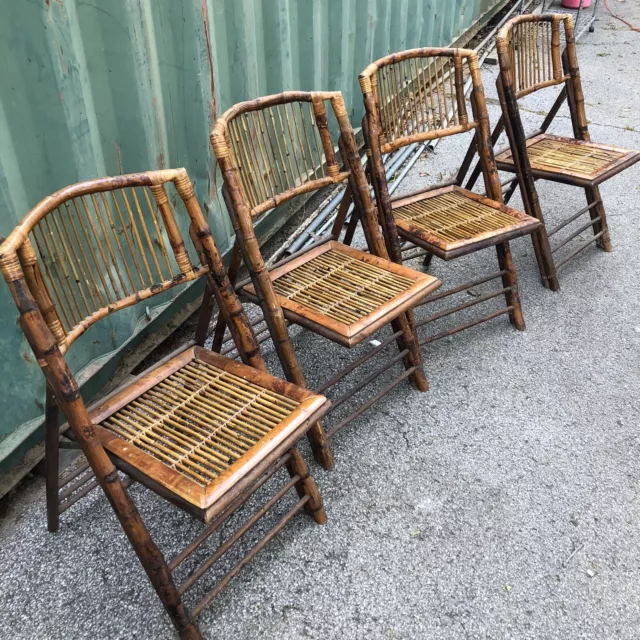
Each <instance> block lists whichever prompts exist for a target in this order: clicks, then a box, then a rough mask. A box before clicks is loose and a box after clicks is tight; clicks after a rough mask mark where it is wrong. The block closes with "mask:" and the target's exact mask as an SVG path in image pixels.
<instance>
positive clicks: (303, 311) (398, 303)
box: [245, 241, 439, 347]
mask: <svg viewBox="0 0 640 640" xmlns="http://www.w3.org/2000/svg"><path fill="white" fill-rule="evenodd" d="M270 276H271V280H272V282H273V287H274V289H275V292H276V294H277V298H278V302H279V303H280V305H281V306H282V308H283V309H284V314H285V316H286V317H287V318H288V319H289V320H291V321H292V322H296V323H298V324H301V325H303V326H307V327H309V328H313V327H314V326H320V327H322V328H324V331H323V332H322V333H323V334H324V335H326V337H328V338H330V339H332V340H334V341H335V342H338V343H339V344H342V345H344V346H347V347H351V346H355V345H356V344H358V343H360V342H362V340H364V339H365V338H367V337H368V336H370V335H371V334H372V333H375V332H376V331H377V330H378V329H379V328H380V327H382V326H384V325H385V324H388V322H389V321H390V320H391V319H393V318H394V317H395V316H396V315H397V314H398V313H399V312H401V311H404V310H405V309H409V308H411V307H412V306H414V305H415V304H416V303H417V302H419V301H420V300H422V299H423V298H424V297H425V295H427V294H428V293H430V292H431V291H433V290H434V289H436V288H437V287H438V286H439V281H438V280H437V279H436V278H434V277H433V276H430V275H428V274H423V273H419V272H417V271H414V270H413V269H408V268H406V267H402V266H400V265H397V264H395V263H393V262H391V261H390V260H385V259H383V258H378V257H377V256H373V255H371V254H368V253H365V252H363V251H359V250H357V249H353V248H351V247H347V246H345V245H343V244H340V243H338V242H333V241H331V242H328V243H326V244H323V245H321V246H319V247H316V248H315V249H313V250H311V251H309V252H307V253H305V254H304V255H302V256H300V257H298V258H297V259H295V260H293V261H291V262H290V263H288V264H286V265H283V266H282V267H280V268H278V269H275V270H273V271H271V272H270ZM245 292H246V293H248V294H250V295H252V296H254V295H255V288H254V286H253V285H248V286H247V287H245Z"/></svg>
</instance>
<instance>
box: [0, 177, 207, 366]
mask: <svg viewBox="0 0 640 640" xmlns="http://www.w3.org/2000/svg"><path fill="white" fill-rule="evenodd" d="M168 182H172V183H174V184H175V189H176V191H177V193H178V196H179V197H180V198H181V199H182V200H183V202H184V204H185V206H186V207H187V211H189V213H190V215H192V216H193V217H194V218H197V219H198V225H199V226H202V224H203V223H204V218H200V216H202V213H201V212H200V208H199V205H198V203H197V200H196V199H195V195H194V193H193V188H192V187H191V183H190V182H189V179H188V176H187V174H186V172H185V171H184V169H178V170H165V171H151V172H148V173H138V174H132V175H123V176H116V177H107V178H100V179H97V180H89V181H87V182H82V183H78V184H74V185H71V186H68V187H65V188H64V189H61V190H60V191H58V192H56V193H54V194H53V195H51V196H48V197H47V198H45V199H44V200H42V201H41V202H40V203H38V204H37V205H36V206H35V207H34V208H33V209H32V210H31V211H30V212H29V214H28V215H27V216H26V217H25V218H24V220H23V221H22V222H21V223H20V224H19V225H18V226H17V227H16V229H15V230H14V231H13V232H12V234H11V235H10V236H9V238H8V239H7V241H6V242H5V244H4V245H3V252H4V253H5V255H6V254H8V253H10V252H13V251H15V253H16V256H17V258H18V260H19V266H20V268H21V269H22V270H23V271H24V275H25V278H26V281H27V283H28V286H29V288H30V289H31V292H32V293H33V295H34V297H35V299H36V300H37V302H38V305H39V307H40V310H41V312H42V314H43V317H44V319H45V321H46V323H47V325H48V327H49V329H50V330H51V332H52V333H53V335H54V337H55V340H56V342H57V343H58V345H59V347H60V349H61V351H62V352H63V353H64V352H65V351H66V350H67V348H68V347H69V346H70V345H71V343H73V341H74V340H76V339H77V338H78V337H79V336H80V335H82V333H84V332H85V331H86V330H87V329H88V328H89V327H90V326H91V325H92V324H94V323H95V322H97V321H98V320H100V319H101V318H104V317H105V316H107V315H109V314H111V313H113V312H115V311H118V310H119V309H123V308H125V307H129V306H131V305H134V304H136V303H138V302H140V301H141V300H144V299H146V298H149V297H151V296H153V295H156V294H158V293H160V292H162V291H166V290H167V289H170V288H172V287H174V286H176V285H177V284H180V283H183V282H188V281H190V280H195V279H197V278H199V277H201V276H203V275H204V274H205V273H206V272H207V270H208V267H207V266H202V265H198V266H193V265H192V263H191V259H190V258H189V256H188V254H187V251H186V249H185V245H184V242H183V239H182V237H181V234H180V231H179V229H178V225H177V223H176V219H175V214H174V211H173V208H172V207H171V205H170V202H169V197H168V195H167V191H166V189H165V184H166V183H168ZM192 222H193V220H192ZM204 225H205V226H206V223H204ZM16 266H18V265H16Z"/></svg>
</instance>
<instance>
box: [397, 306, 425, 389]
mask: <svg viewBox="0 0 640 640" xmlns="http://www.w3.org/2000/svg"><path fill="white" fill-rule="evenodd" d="M391 326H392V328H393V331H394V333H395V332H397V331H402V335H401V336H400V337H399V338H398V348H399V349H400V351H404V350H405V349H406V350H407V351H408V353H407V355H406V356H405V357H404V358H403V359H402V362H403V364H404V368H405V369H411V368H414V371H413V373H412V374H411V375H410V376H409V380H410V381H411V384H412V385H413V386H414V387H415V388H416V389H418V390H419V391H428V390H429V383H428V382H427V377H426V375H425V373H424V368H423V365H422V354H421V353H420V345H419V343H418V336H417V335H416V331H415V322H414V321H413V313H412V312H411V311H409V312H407V313H403V314H402V315H401V316H398V317H397V318H396V319H395V320H394V321H393V322H392V323H391Z"/></svg>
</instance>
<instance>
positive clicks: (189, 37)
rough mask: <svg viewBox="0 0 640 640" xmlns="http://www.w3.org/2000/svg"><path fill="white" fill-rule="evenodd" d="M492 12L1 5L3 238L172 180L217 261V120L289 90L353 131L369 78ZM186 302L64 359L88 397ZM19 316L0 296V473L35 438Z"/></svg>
mask: <svg viewBox="0 0 640 640" xmlns="http://www.w3.org/2000/svg"><path fill="white" fill-rule="evenodd" d="M500 1H501V0H109V2H100V1H94V2H89V1H87V0H20V1H16V0H0V15H2V20H1V21H0V59H1V60H2V65H1V66H0V234H2V235H6V234H8V233H9V232H10V230H11V229H12V228H13V226H14V225H15V224H16V223H17V222H18V221H19V220H20V219H21V218H22V217H23V216H24V214H25V213H26V212H27V211H28V209H29V208H30V207H32V206H33V205H35V204H36V203H37V202H38V201H39V200H40V199H42V198H43V197H45V196H46V195H47V194H49V193H51V192H53V191H55V190H57V189H59V188H61V187H63V186H65V185H67V184H70V183H73V182H77V181H79V180H85V179H89V178H93V177H97V176H100V175H105V174H108V175H113V174H117V173H124V172H132V171H143V170H147V169H156V168H163V167H175V166H184V167H186V168H187V169H188V171H189V173H190V175H191V177H192V179H193V180H194V181H195V186H196V191H197V193H198V196H199V198H200V200H201V202H202V203H203V205H204V210H205V212H206V214H207V216H208V218H209V222H210V224H211V226H212V228H213V230H214V233H215V237H216V240H217V242H218V244H219V246H220V248H221V250H223V251H226V250H228V249H229V247H230V242H231V240H232V230H231V225H230V223H229V221H228V218H227V216H226V214H223V212H222V210H221V207H220V204H221V202H220V198H219V194H218V189H219V187H220V183H221V180H220V176H219V175H216V171H215V162H214V159H213V157H212V154H211V150H210V146H209V142H208V133H209V131H210V130H211V128H212V125H213V122H214V119H215V115H216V113H221V112H222V111H223V110H224V109H226V108H227V107H228V106H230V105H231V104H233V103H234V102H237V101H239V100H245V99H248V98H253V97H256V96H259V95H261V94H268V93H274V92H279V91H283V90H286V89H304V90H311V89H332V90H337V89H339V90H341V91H342V92H343V93H344V96H345V100H346V103H347V105H348V107H349V109H350V116H351V118H352V121H353V123H354V125H355V126H358V124H359V121H360V118H361V117H362V107H361V101H360V98H359V96H360V92H359V88H358V82H357V75H358V72H359V71H361V70H362V69H363V68H364V67H365V66H366V64H367V63H369V62H370V61H371V60H373V59H375V58H377V57H380V56H382V55H384V54H386V53H388V52H391V51H397V50H401V49H406V48H409V47H415V46H430V45H433V46H437V45H446V44H448V43H450V42H451V41H452V40H454V39H455V38H457V37H458V36H460V34H462V33H463V32H464V30H465V29H467V28H468V27H470V26H471V25H472V24H473V22H474V21H475V20H477V19H478V18H479V17H480V16H481V15H482V14H483V13H484V12H485V11H487V10H489V9H490V8H491V7H492V6H494V5H496V4H499V3H500ZM282 215H283V213H281V212H274V214H271V220H268V221H267V222H266V224H265V229H266V228H272V227H273V226H274V224H275V223H276V222H277V218H278V217H282ZM185 296H189V297H190V298H193V297H194V296H195V293H194V292H187V293H183V294H181V295H178V294H175V293H170V294H168V295H165V296H164V298H162V299H159V300H158V302H156V299H155V298H154V299H153V301H151V302H152V303H153V306H152V305H150V307H149V309H148V314H147V310H145V309H144V308H141V309H139V308H135V309H129V310H126V311H123V312H120V313H118V314H116V315H115V316H111V317H110V318H108V319H107V320H105V321H103V322H102V323H100V324H99V325H97V326H96V327H94V328H93V329H91V330H90V331H89V332H88V333H87V334H86V335H85V336H83V338H82V339H81V340H80V341H78V343H76V345H75V346H74V347H73V348H72V350H71V354H70V355H71V366H72V368H73V370H74V371H76V372H83V374H84V375H83V377H84V378H86V379H87V380H89V382H88V383H87V386H86V388H87V389H88V391H89V392H91V391H92V390H94V389H95V388H97V387H98V386H99V384H101V383H102V382H104V379H105V377H106V376H107V375H109V374H110V372H111V371H112V367H113V362H114V361H115V356H118V355H119V354H120V353H121V352H122V350H123V349H126V348H129V347H131V345H132V344H133V342H134V341H135V340H136V339H137V338H138V337H139V336H140V335H141V334H142V333H144V332H145V331H149V330H153V328H154V327H155V326H157V323H158V322H164V321H166V319H167V318H168V317H170V316H171V315H172V314H173V313H175V311H176V309H177V308H179V307H180V306H184V304H186V301H187V298H186V297H185ZM16 315H17V314H16V310H15V307H14V305H13V303H12V302H11V300H10V298H9V296H8V292H7V291H6V289H5V288H4V287H2V288H0V352H1V353H2V360H1V363H0V413H1V414H2V416H3V420H2V421H1V422H0V470H2V469H6V467H7V466H8V465H10V464H14V463H15V462H16V460H17V458H18V456H19V455H20V454H21V453H22V452H24V450H25V447H27V446H29V445H31V444H33V443H34V442H35V441H36V440H37V439H38V438H40V437H41V434H40V431H39V428H38V425H39V417H40V416H41V413H42V398H43V393H42V380H41V374H40V371H39V369H38V367H37V364H36V362H35V360H34V358H33V355H32V354H31V352H30V350H29V347H28V345H27V344H26V342H25V341H24V339H23V337H22V334H21V332H20V330H19V328H18V326H17V325H16ZM149 318H151V319H152V320H150V319H149ZM154 319H155V320H154ZM103 365H105V366H103ZM96 373H100V374H101V375H99V376H98V377H96V376H95V374H96Z"/></svg>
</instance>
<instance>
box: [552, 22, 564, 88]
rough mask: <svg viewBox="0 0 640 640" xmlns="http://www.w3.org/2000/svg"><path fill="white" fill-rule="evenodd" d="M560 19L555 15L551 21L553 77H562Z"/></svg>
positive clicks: (557, 78) (556, 78)
mask: <svg viewBox="0 0 640 640" xmlns="http://www.w3.org/2000/svg"><path fill="white" fill-rule="evenodd" d="M560 20H561V18H560V17H559V16H556V15H554V16H553V20H552V22H551V57H552V60H553V79H554V80H560V78H562V60H561V58H560Z"/></svg>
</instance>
